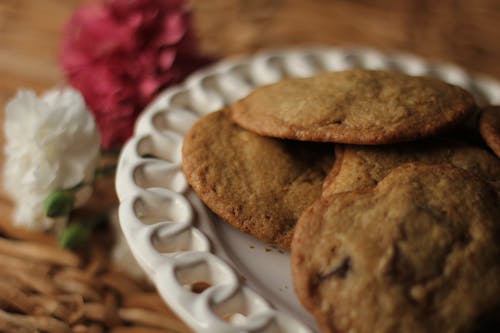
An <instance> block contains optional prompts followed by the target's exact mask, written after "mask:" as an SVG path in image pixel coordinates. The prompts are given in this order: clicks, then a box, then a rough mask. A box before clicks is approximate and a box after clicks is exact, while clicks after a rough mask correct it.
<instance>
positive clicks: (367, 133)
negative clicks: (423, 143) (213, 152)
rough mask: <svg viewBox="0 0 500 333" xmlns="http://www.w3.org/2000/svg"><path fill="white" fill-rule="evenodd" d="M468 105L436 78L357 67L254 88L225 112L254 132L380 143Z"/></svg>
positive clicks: (466, 97)
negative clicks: (228, 112) (228, 111)
mask: <svg viewBox="0 0 500 333" xmlns="http://www.w3.org/2000/svg"><path fill="white" fill-rule="evenodd" d="M474 108H475V102H474V99H473V97H472V95H471V94H469V93H468V92H466V91H465V90H463V89H462V88H459V87H456V86H452V85H449V84H447V83H444V82H442V81H439V80H436V79H433V78H428V77H412V76H407V75H404V74H400V73H396V72H388V71H370V70H361V69H357V70H348V71H342V72H330V73H324V74H320V75H318V76H315V77H311V78H292V79H285V80H283V81H280V82H278V83H275V84H272V85H268V86H264V87H260V88H257V89H256V90H255V91H254V92H253V93H251V94H250V95H249V96H247V97H246V98H243V99H242V100H240V101H238V102H236V103H235V104H234V105H232V106H231V109H230V114H231V117H232V119H233V120H234V121H235V122H236V123H238V124H239V125H240V126H242V127H244V128H246V129H248V130H250V131H253V132H255V133H257V134H261V135H267V136H273V137H280V138H288V139H295V140H304V141H331V142H339V143H350V144H386V143H394V142H401V141H411V140H415V139H420V138H424V137H427V136H430V135H434V134H436V133H438V132H440V131H442V130H444V129H446V128H450V127H452V126H453V125H455V124H457V123H458V122H460V121H461V120H463V119H464V118H465V117H466V116H467V115H468V114H469V113H470V112H472V111H473V110H474Z"/></svg>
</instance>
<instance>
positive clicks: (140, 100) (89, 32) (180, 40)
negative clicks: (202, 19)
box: [61, 0, 207, 149]
mask: <svg viewBox="0 0 500 333" xmlns="http://www.w3.org/2000/svg"><path fill="white" fill-rule="evenodd" d="M189 19H190V15H189V8H188V7H187V5H186V2H185V1H182V0H107V1H104V2H103V3H102V4H96V5H90V6H87V7H83V8H81V9H79V10H78V11H76V12H75V13H74V15H73V16H72V17H71V19H70V20H69V22H68V24H67V26H66V31H65V34H64V39H63V43H62V50H61V63H62V66H63V68H64V70H65V72H66V74H67V76H68V80H69V81H70V83H71V84H72V85H73V86H74V87H75V88H77V89H78V90H80V92H81V93H82V95H83V96H84V98H85V101H86V103H87V105H88V106H89V107H90V109H91V110H92V112H93V113H94V116H95V118H96V121H97V124H98V127H99V130H100V133H101V146H102V147H103V148H105V149H113V148H118V147H120V145H121V144H123V142H124V141H125V140H126V139H127V138H129V137H130V136H131V134H132V131H133V126H134V122H135V120H136V118H137V116H138V115H139V113H140V111H142V109H143V108H144V107H145V106H146V105H147V104H148V103H149V102H150V101H151V99H152V98H153V97H154V95H155V93H157V92H158V90H160V89H162V88H164V87H166V86H167V85H170V84H172V83H176V82H179V81H180V80H182V79H183V78H184V77H185V76H186V75H187V74H189V73H190V72H192V71H193V70H194V69H196V68H198V67H199V66H201V65H204V64H206V63H207V60H206V58H203V57H201V56H199V55H198V54H197V50H196V47H195V40H194V37H193V34H192V32H191V31H190V27H189V21H190V20H189Z"/></svg>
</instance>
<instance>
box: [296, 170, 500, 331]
mask: <svg viewBox="0 0 500 333" xmlns="http://www.w3.org/2000/svg"><path fill="white" fill-rule="evenodd" d="M498 202H499V197H498V194H497V192H496V191H495V190H494V189H493V187H491V186H490V184H489V183H487V182H484V181H482V180H480V179H479V178H476V177H474V176H472V175H471V174H470V173H468V172H466V171H464V170H462V169H459V168H455V167H453V166H450V165H419V164H406V165H403V166H400V167H398V168H396V169H394V170H393V171H392V172H391V173H390V174H389V175H388V176H387V177H386V178H384V179H383V180H382V181H381V182H379V183H378V185H377V186H376V187H375V188H372V189H369V190H365V191H352V192H344V193H338V194H333V195H330V196H327V197H322V198H321V199H319V200H317V201H316V202H315V203H314V204H313V205H311V206H310V207H309V208H308V209H307V210H306V211H305V212H304V213H303V214H302V216H301V217H300V219H299V222H298V223H297V227H296V232H295V235H294V238H293V242H292V272H293V278H294V284H295V289H296V292H297V294H298V297H299V299H300V300H301V301H302V303H303V304H304V306H305V307H306V308H307V309H308V310H309V311H310V312H311V313H312V314H313V315H314V316H315V318H316V319H317V321H318V324H319V326H320V328H321V330H322V332H335V333H343V332H358V333H365V332H370V333H371V332H395V333H396V332H398V333H399V332H412V333H419V332H422V333H423V332H457V333H458V332H498V331H500V321H499V318H500V261H499V260H498V258H500V224H499V223H498V222H499V220H498V219H499V216H500V205H499V204H498ZM481 325H482V326H481ZM482 329H484V330H482Z"/></svg>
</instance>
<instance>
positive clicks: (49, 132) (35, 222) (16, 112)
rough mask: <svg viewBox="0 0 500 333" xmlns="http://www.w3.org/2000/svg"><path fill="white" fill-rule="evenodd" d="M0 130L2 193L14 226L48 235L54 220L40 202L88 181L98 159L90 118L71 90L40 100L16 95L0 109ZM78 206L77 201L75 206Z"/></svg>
mask: <svg viewBox="0 0 500 333" xmlns="http://www.w3.org/2000/svg"><path fill="white" fill-rule="evenodd" d="M4 127H5V136H6V145H5V165H4V175H3V176H4V188H5V190H6V191H7V192H8V193H9V194H10V195H11V196H12V198H13V199H14V201H15V203H16V210H15V213H14V221H15V223H16V224H17V225H21V226H24V227H27V228H30V229H37V230H47V229H51V228H53V227H54V226H55V225H54V224H55V223H56V221H57V220H56V219H52V218H48V217H46V216H45V215H44V207H43V202H44V200H45V198H47V196H48V195H49V194H50V193H51V192H52V191H54V190H58V189H69V188H72V187H74V186H75V185H78V184H80V183H81V182H89V181H92V180H93V175H94V170H95V168H96V164H97V161H98V157H99V133H98V131H97V129H96V125H95V122H94V118H93V116H92V114H91V113H90V112H89V111H88V109H87V107H86V106H85V102H84V101H83V98H82V97H81V95H80V93H78V92H77V91H76V90H74V89H71V88H65V89H62V90H52V91H49V92H48V93H47V94H45V95H44V96H42V97H41V98H38V97H37V96H36V95H35V93H33V92H32V91H28V90H21V91H19V93H18V94H17V95H16V96H15V97H14V98H13V99H12V100H11V101H10V102H9V103H8V104H7V106H6V108H5V121H4ZM86 192H87V194H88V189H87V191H86ZM80 194H81V193H80ZM79 196H80V198H79ZM83 201H85V198H82V196H81V195H77V204H81V203H82V202H83Z"/></svg>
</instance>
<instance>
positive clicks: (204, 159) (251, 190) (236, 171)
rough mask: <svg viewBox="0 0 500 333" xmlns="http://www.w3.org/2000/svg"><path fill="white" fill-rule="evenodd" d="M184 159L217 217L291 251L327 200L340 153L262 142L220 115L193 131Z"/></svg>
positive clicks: (196, 186) (187, 171) (318, 147)
mask: <svg viewBox="0 0 500 333" xmlns="http://www.w3.org/2000/svg"><path fill="white" fill-rule="evenodd" d="M182 157H183V161H182V168H183V171H184V174H185V176H186V179H187V181H188V182H189V184H190V185H191V186H192V188H193V190H194V191H195V192H196V193H197V194H198V196H199V197H200V198H201V199H202V200H203V201H204V202H205V204H206V205H207V206H208V207H209V208H210V209H211V210H212V211H213V212H215V213H216V214H217V215H219V216H220V217H222V219H224V220H225V221H226V222H229V223H230V224H232V225H233V226H235V227H236V228H238V229H240V230H241V231H243V232H246V233H249V234H251V235H253V236H255V237H257V238H259V239H261V240H263V241H264V242H267V243H271V244H275V245H278V246H279V247H282V248H285V249H287V248H289V246H290V241H291V237H292V234H293V229H294V226H295V223H296V221H297V218H298V216H299V215H300V213H302V211H303V210H304V209H305V208H306V207H308V206H309V205H310V204H311V203H312V202H313V201H314V200H315V199H316V198H317V197H319V196H320V195H321V187H322V183H323V179H324V178H325V176H326V174H327V172H328V171H329V169H330V168H331V166H332V164H333V159H334V149H333V146H332V145H330V144H319V143H307V142H297V141H284V140H279V139H273V138H266V137H261V136H258V135H256V134H254V133H252V132H249V131H247V130H244V129H242V128H241V127H239V126H237V125H236V124H234V123H233V122H232V121H231V120H230V118H229V117H228V116H227V115H226V114H224V113H223V112H221V111H219V112H215V113H212V114H209V115H207V116H205V117H204V118H202V119H201V120H199V121H198V122H197V123H196V124H195V125H194V126H193V128H192V129H191V130H190V132H189V133H188V134H187V136H186V138H185V141H184V144H183V149H182Z"/></svg>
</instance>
